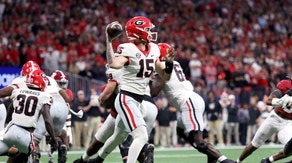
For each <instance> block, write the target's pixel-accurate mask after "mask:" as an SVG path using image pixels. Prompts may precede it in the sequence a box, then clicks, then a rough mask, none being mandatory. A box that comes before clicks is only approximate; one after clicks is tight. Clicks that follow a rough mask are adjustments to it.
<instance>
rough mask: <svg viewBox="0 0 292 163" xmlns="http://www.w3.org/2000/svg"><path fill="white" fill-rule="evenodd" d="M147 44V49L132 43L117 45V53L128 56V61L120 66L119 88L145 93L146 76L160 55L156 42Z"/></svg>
mask: <svg viewBox="0 0 292 163" xmlns="http://www.w3.org/2000/svg"><path fill="white" fill-rule="evenodd" d="M147 46H148V50H147V51H141V50H140V49H139V48H138V47H137V46H136V45H135V44H133V43H124V44H120V45H119V47H118V50H117V55H122V56H125V57H127V58H128V63H127V64H126V65H125V66H124V67H123V68H122V77H121V90H125V91H129V92H132V93H135V94H139V95H144V94H145V89H146V86H147V85H148V84H149V79H148V78H149V77H150V76H151V74H152V73H153V72H154V71H155V62H156V60H157V59H158V58H159V56H160V51H159V47H158V46H157V44H155V43H149V44H147Z"/></svg>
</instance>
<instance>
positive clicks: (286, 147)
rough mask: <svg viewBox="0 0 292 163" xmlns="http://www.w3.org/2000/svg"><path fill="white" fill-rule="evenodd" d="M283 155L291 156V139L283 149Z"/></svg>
mask: <svg viewBox="0 0 292 163" xmlns="http://www.w3.org/2000/svg"><path fill="white" fill-rule="evenodd" d="M284 154H285V155H290V154H292V139H290V140H289V141H288V142H287V143H286V144H285V147H284Z"/></svg>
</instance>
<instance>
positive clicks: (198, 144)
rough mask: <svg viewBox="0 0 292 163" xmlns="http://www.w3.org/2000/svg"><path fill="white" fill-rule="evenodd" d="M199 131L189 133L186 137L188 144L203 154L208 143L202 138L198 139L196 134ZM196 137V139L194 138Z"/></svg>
mask: <svg viewBox="0 0 292 163" xmlns="http://www.w3.org/2000/svg"><path fill="white" fill-rule="evenodd" d="M199 132H201V131H194V130H193V131H191V132H190V133H189V135H188V141H189V143H190V144H191V145H192V146H193V147H194V148H196V149H197V150H198V151H199V152H202V153H205V152H206V151H207V149H208V143H207V142H205V141H204V140H203V139H202V138H200V139H199V138H198V136H197V135H198V134H199ZM196 137H197V138H196Z"/></svg>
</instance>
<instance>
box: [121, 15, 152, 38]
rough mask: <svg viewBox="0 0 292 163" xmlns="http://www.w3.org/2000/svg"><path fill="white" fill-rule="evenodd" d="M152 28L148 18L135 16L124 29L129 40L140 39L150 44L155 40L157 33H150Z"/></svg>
mask: <svg viewBox="0 0 292 163" xmlns="http://www.w3.org/2000/svg"><path fill="white" fill-rule="evenodd" d="M154 27H155V25H154V24H152V22H151V21H150V20H149V19H148V18H146V17H144V16H136V17H133V18H132V19H130V20H129V21H128V22H127V23H126V26H125V29H126V34H127V37H128V39H129V40H135V39H142V40H144V41H147V42H150V41H156V40H157V32H151V29H153V28H154Z"/></svg>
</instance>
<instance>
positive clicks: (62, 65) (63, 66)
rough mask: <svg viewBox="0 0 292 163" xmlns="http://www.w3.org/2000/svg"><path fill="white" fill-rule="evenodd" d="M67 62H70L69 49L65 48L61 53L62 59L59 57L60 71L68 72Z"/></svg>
mask: <svg viewBox="0 0 292 163" xmlns="http://www.w3.org/2000/svg"><path fill="white" fill-rule="evenodd" d="M67 60H68V47H67V46H63V48H62V50H61V51H60V57H59V69H60V70H61V71H64V72H65V71H67V68H68V65H67Z"/></svg>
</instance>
